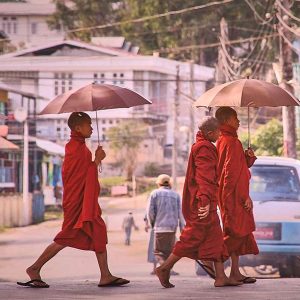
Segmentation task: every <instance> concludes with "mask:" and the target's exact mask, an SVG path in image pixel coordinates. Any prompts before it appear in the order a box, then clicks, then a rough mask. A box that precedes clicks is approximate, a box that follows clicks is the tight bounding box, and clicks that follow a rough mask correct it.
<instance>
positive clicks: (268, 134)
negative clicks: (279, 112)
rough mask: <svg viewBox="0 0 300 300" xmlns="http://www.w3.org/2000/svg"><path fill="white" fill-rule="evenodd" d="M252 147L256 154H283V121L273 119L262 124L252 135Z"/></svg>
mask: <svg viewBox="0 0 300 300" xmlns="http://www.w3.org/2000/svg"><path fill="white" fill-rule="evenodd" d="M252 147H253V149H254V150H255V154H256V155H270V156H281V155H282V151H283V128H282V123H281V122H280V121H278V120H277V119H272V120H271V121H269V122H268V123H266V124H265V125H262V126H260V127H259V128H258V129H257V130H256V131H255V134H254V136H253V137H252Z"/></svg>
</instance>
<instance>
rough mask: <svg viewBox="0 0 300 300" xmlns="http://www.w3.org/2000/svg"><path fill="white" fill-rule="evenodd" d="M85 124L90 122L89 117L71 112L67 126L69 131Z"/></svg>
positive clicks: (81, 113) (82, 113)
mask: <svg viewBox="0 0 300 300" xmlns="http://www.w3.org/2000/svg"><path fill="white" fill-rule="evenodd" d="M86 122H88V123H90V122H91V117H90V116H89V115H88V114H86V113H84V112H73V113H71V115H70V117H69V119H68V126H69V128H70V129H71V130H74V129H75V127H76V126H78V125H82V124H83V123H86Z"/></svg>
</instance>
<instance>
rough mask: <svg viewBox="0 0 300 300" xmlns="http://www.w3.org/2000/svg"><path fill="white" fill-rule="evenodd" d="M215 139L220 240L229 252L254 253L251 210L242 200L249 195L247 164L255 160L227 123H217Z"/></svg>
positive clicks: (250, 164)
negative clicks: (219, 133) (221, 224)
mask: <svg viewBox="0 0 300 300" xmlns="http://www.w3.org/2000/svg"><path fill="white" fill-rule="evenodd" d="M220 129H221V136H220V138H219V140H218V142H217V150H218V154H219V163H218V174H219V176H220V180H219V192H218V198H219V206H220V210H221V215H222V221H223V231H224V241H225V244H226V246H227V249H228V252H229V254H231V253H236V254H237V255H245V254H258V248H257V244H256V241H255V239H254V236H253V233H252V232H253V231H255V222H254V217H253V212H252V211H250V212H248V211H247V210H246V209H245V208H244V207H243V205H244V203H245V201H246V199H247V198H248V196H249V181H250V177H251V176H250V171H249V167H251V166H252V165H253V163H254V161H255V159H256V157H254V158H249V157H246V156H245V153H244V149H243V146H242V144H241V142H240V141H239V139H238V136H237V132H236V130H235V129H234V128H233V127H231V126H228V125H222V126H221V128H220Z"/></svg>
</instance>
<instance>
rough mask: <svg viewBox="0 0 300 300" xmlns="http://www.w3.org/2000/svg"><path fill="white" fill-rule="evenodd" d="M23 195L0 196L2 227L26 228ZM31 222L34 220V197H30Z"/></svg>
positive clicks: (0, 220) (0, 222)
mask: <svg viewBox="0 0 300 300" xmlns="http://www.w3.org/2000/svg"><path fill="white" fill-rule="evenodd" d="M22 200H23V199H22V195H9V194H8V195H3V194H2V195H0V227H18V226H26V225H29V223H31V221H30V222H29V223H27V224H26V223H25V221H24V219H25V218H24V206H23V201H22ZM29 207H30V209H29V220H32V209H31V207H32V197H31V195H30V197H29Z"/></svg>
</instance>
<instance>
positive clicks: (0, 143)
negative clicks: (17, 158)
mask: <svg viewBox="0 0 300 300" xmlns="http://www.w3.org/2000/svg"><path fill="white" fill-rule="evenodd" d="M0 150H19V146H17V145H15V144H14V143H12V142H10V141H8V140H7V139H5V138H3V137H1V136H0Z"/></svg>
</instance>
